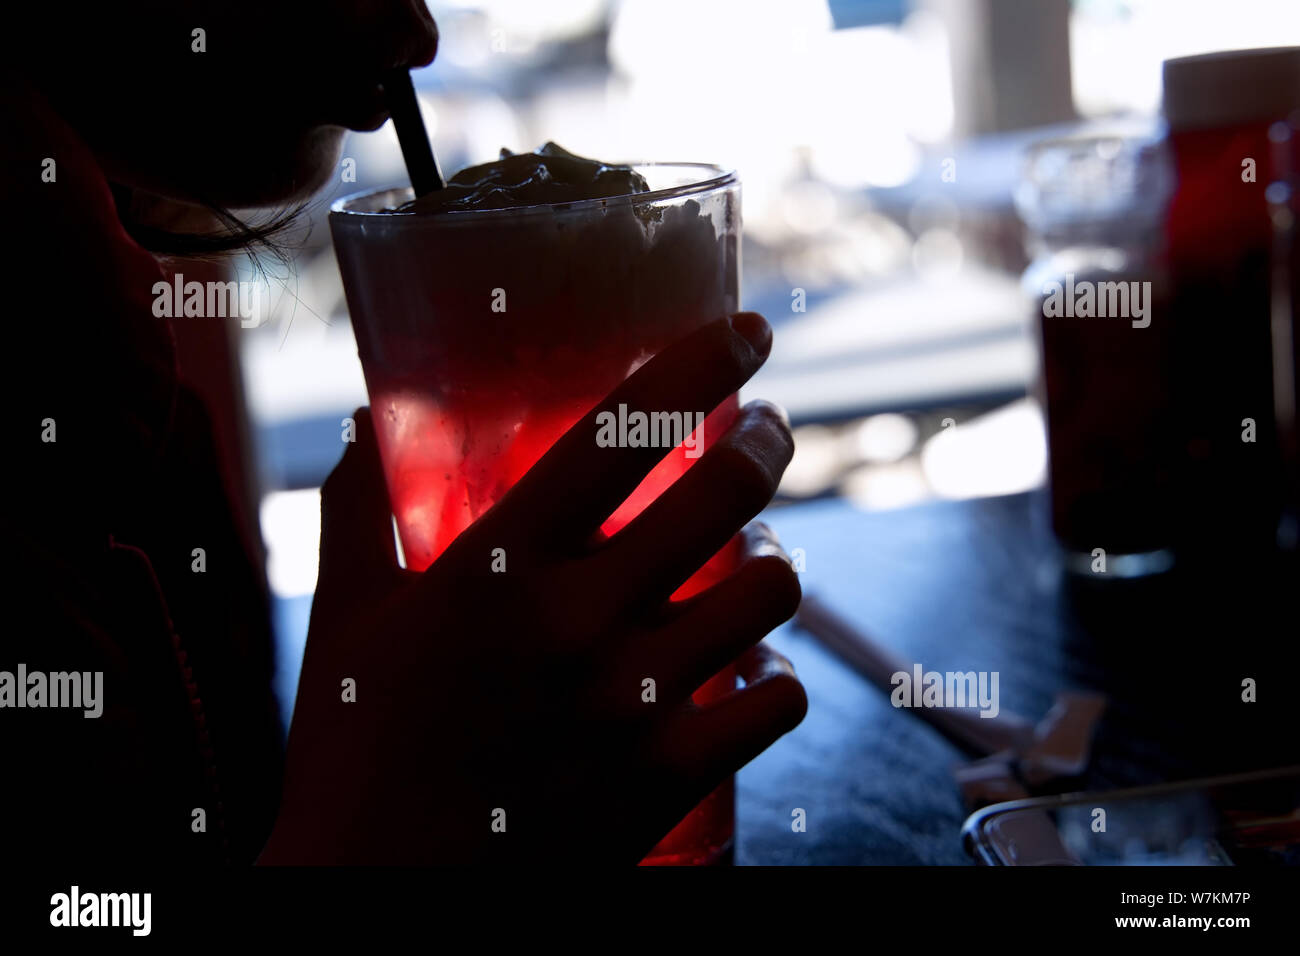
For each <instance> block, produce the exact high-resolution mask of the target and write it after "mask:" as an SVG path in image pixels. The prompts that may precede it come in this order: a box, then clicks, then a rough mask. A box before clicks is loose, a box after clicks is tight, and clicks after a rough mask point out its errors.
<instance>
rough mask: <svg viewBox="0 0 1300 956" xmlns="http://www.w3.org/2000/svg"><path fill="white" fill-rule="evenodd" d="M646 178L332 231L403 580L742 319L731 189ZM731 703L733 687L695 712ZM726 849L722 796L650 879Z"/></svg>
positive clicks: (639, 501)
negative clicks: (555, 455) (670, 367)
mask: <svg viewBox="0 0 1300 956" xmlns="http://www.w3.org/2000/svg"><path fill="white" fill-rule="evenodd" d="M635 168H636V171H637V172H638V173H640V174H641V175H642V176H643V177H645V179H646V182H647V184H648V185H649V187H650V191H649V192H643V193H638V194H635V195H630V196H621V197H615V198H608V199H591V200H583V201H580V202H572V203H561V204H539V205H529V206H519V207H514V208H510V209H485V210H461V211H454V212H431V213H415V212H397V211H394V210H395V209H396V208H397V207H399V206H400V205H401V204H402V203H404V202H406V201H407V200H409V199H411V198H412V195H411V190H410V189H394V190H385V191H379V192H372V193H367V194H364V195H360V196H354V197H350V198H347V199H342V200H339V201H338V202H336V203H335V204H334V205H333V207H332V211H331V214H330V229H331V232H332V234H333V238H334V248H335V252H336V254H337V256H338V260H339V267H340V269H341V271H342V275H343V285H344V289H345V292H346V295H347V301H348V309H349V311H350V313H351V317H352V325H353V328H354V330H355V333H356V339H357V350H358V352H359V353H360V357H361V364H362V368H363V370H364V372H365V378H366V387H367V390H368V392H369V395H370V405H371V411H372V414H373V416H374V422H375V427H376V431H377V437H378V442H379V450H380V455H381V457H382V459H383V465H384V473H385V477H386V479H387V483H388V492H389V497H390V499H391V502H392V506H393V511H394V516H395V517H396V519H397V528H398V533H399V537H400V539H401V542H402V550H403V553H404V555H405V560H406V564H407V566H408V567H410V568H413V569H415V570H424V569H425V568H427V567H428V566H429V565H430V564H432V563H433V561H434V560H435V559H436V558H437V557H438V555H440V554H441V553H442V552H443V551H444V550H445V549H446V547H447V546H448V545H449V544H450V543H451V542H452V541H453V540H454V539H455V538H456V536H457V535H459V534H460V533H461V532H462V531H464V530H465V528H467V527H468V526H469V525H470V523H471V522H473V521H474V520H475V519H476V518H478V517H479V516H480V515H481V514H483V513H484V512H485V511H487V510H488V509H489V508H490V507H491V506H492V505H493V504H494V503H495V502H496V501H497V500H498V499H500V498H501V496H502V495H504V494H505V492H506V491H507V490H508V489H509V488H510V487H511V486H512V485H513V484H514V483H515V482H516V481H518V480H519V478H520V477H522V476H523V475H524V473H525V472H527V471H528V469H529V468H530V467H532V465H533V464H534V463H535V462H536V461H537V460H538V459H539V458H541V456H542V455H543V454H545V452H546V451H547V450H548V449H549V448H550V447H551V446H552V445H553V444H554V443H555V441H556V440H557V439H558V438H559V437H560V436H561V435H563V434H564V432H565V431H567V430H568V428H569V427H570V426H571V425H573V424H574V423H575V422H576V421H578V420H579V419H580V418H581V417H582V416H583V415H585V414H586V413H587V412H588V411H590V410H591V409H592V408H594V407H595V406H596V405H597V404H598V403H599V402H600V401H601V399H603V398H604V397H605V396H606V395H607V394H608V393H609V392H610V391H611V390H613V388H614V387H615V386H617V385H618V384H619V383H620V382H621V381H622V380H623V379H625V378H626V377H627V376H628V375H630V374H631V373H632V372H633V371H635V370H636V368H637V367H639V366H640V365H641V364H642V363H644V362H645V361H646V360H647V359H649V358H650V357H651V356H652V355H654V354H655V353H656V352H658V351H660V350H661V349H662V348H664V347H665V346H667V345H668V344H670V343H672V342H673V341H675V340H677V339H680V338H681V337H683V336H685V335H686V334H688V333H690V332H691V331H692V330H694V329H696V328H698V327H699V326H701V325H704V324H706V323H708V322H710V321H712V320H714V319H718V318H721V317H723V316H726V315H729V314H730V313H732V312H735V311H736V310H737V309H738V308H739V305H740V293H739V279H740V184H739V181H738V180H737V178H736V176H735V175H734V173H731V172H728V171H726V170H723V169H719V168H717V167H714V166H706V165H700V164H663V163H651V164H644V165H637V166H636V167H635ZM736 411H737V401H736V397H735V396H734V395H733V396H732V397H731V398H730V399H729V400H728V401H726V402H725V403H723V405H722V406H720V407H719V408H718V409H716V410H715V411H714V412H713V413H712V414H710V415H709V416H708V418H707V419H706V420H705V422H704V426H703V429H704V433H703V436H702V441H703V445H704V446H705V447H707V445H708V444H709V442H711V441H712V440H713V439H715V438H717V437H718V436H719V435H720V434H721V433H722V432H723V431H724V430H725V429H726V427H727V426H728V425H729V424H730V422H731V419H732V418H733V417H734V416H735V414H736ZM594 440H595V436H593V441H594ZM697 454H698V452H697ZM695 460H697V459H696V457H695V456H694V455H692V456H688V455H687V454H686V452H685V450H684V449H683V448H682V447H678V448H675V449H674V450H673V451H672V452H670V453H669V454H668V455H667V457H666V458H664V460H663V461H661V462H660V463H659V465H658V466H657V467H656V468H655V469H654V470H653V471H652V472H651V473H650V474H649V475H648V476H647V477H646V479H645V480H644V481H643V482H642V484H641V485H640V486H639V487H638V488H637V490H636V491H634V492H633V493H632V495H631V496H630V497H629V498H628V499H627V501H626V502H625V503H624V504H623V505H622V506H621V507H620V508H619V509H618V510H617V511H616V512H615V513H614V514H613V515H612V516H611V517H610V518H609V520H608V521H607V522H606V523H605V525H604V527H603V530H604V531H605V532H606V533H607V534H614V533H616V532H617V531H618V530H619V529H620V528H622V527H623V526H624V525H626V524H627V523H628V522H629V521H630V520H631V519H632V518H633V517H635V516H636V515H637V514H638V513H639V512H640V511H641V510H642V509H643V508H645V507H646V505H647V504H649V503H650V502H651V501H653V500H654V499H655V498H656V497H658V495H659V494H660V493H661V492H662V491H663V490H664V489H665V488H667V487H668V486H669V485H670V484H672V483H673V482H674V481H675V480H676V479H677V478H678V477H680V476H681V474H682V473H683V472H685V470H686V469H687V468H688V467H689V466H690V465H691V463H692V462H693V461H695ZM735 559H736V555H735V554H734V553H733V551H732V549H731V548H730V547H729V548H727V549H724V551H722V552H720V553H719V554H718V555H717V556H716V557H715V558H714V559H713V560H712V561H710V562H709V564H708V565H706V566H705V567H704V568H702V569H701V570H700V571H699V573H697V574H696V575H695V576H694V577H692V578H691V579H690V581H688V582H687V583H686V584H685V585H683V587H682V588H681V589H680V590H679V591H678V592H677V594H676V595H675V596H676V597H678V598H681V597H686V596H688V595H690V594H693V593H696V592H698V591H700V590H703V589H704V588H706V587H708V586H709V585H711V584H713V583H715V582H716V581H718V580H720V579H721V578H722V577H724V576H726V574H727V573H728V572H729V571H730V570H731V568H732V567H733V566H734V562H735ZM734 683H735V675H734V672H733V671H732V670H731V669H728V670H727V671H726V672H724V673H722V674H719V675H718V676H717V677H715V678H714V679H713V680H711V681H710V682H709V683H708V684H706V685H705V686H704V687H703V688H701V689H700V690H699V691H698V692H697V693H696V696H695V699H696V701H697V702H699V703H703V702H705V701H708V700H712V699H714V698H716V697H718V696H720V695H721V694H723V693H725V692H726V691H728V690H730V689H731V688H732V687H734ZM733 829H734V786H733V781H732V780H728V781H727V782H726V783H724V784H723V785H722V786H720V787H719V788H718V789H717V790H716V791H715V792H714V793H713V794H711V795H710V796H709V797H708V798H706V799H705V801H704V802H703V803H701V804H700V806H699V807H697V808H696V809H695V810H694V811H692V812H691V814H690V815H689V816H687V817H686V819H684V820H683V821H682V822H681V823H680V824H679V825H678V826H677V827H676V828H675V829H674V830H673V831H672V832H671V833H670V834H669V835H668V836H667V837H665V838H664V840H663V841H661V842H660V844H659V845H658V846H656V847H655V849H654V850H653V851H652V852H651V854H650V856H648V857H647V858H646V861H645V862H647V863H660V864H695V863H709V862H716V861H718V860H720V859H722V858H723V857H724V856H725V854H726V853H728V852H729V850H730V845H731V839H732V832H733Z"/></svg>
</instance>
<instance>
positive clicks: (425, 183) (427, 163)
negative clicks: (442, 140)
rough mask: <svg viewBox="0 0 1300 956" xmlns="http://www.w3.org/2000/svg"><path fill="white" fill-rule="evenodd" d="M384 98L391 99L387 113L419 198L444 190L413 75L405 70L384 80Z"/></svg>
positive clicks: (394, 71) (412, 184)
mask: <svg viewBox="0 0 1300 956" xmlns="http://www.w3.org/2000/svg"><path fill="white" fill-rule="evenodd" d="M384 97H385V98H386V99H387V100H388V112H389V114H390V115H391V116H392V117H393V126H394V127H396V129H397V142H398V143H399V144H400V145H401V147H402V159H403V160H404V161H405V162H406V171H407V173H408V174H409V175H410V177H411V187H412V188H413V189H414V190H415V195H416V198H417V199H418V198H419V197H420V196H423V195H424V194H425V193H431V192H433V191H434V190H435V189H441V188H442V173H440V172H438V161H437V160H436V159H434V158H433V147H432V146H430V145H429V134H428V133H427V132H425V129H424V119H423V118H422V117H421V116H420V104H419V103H418V102H416V99H415V87H414V86H413V85H412V84H411V74H410V73H407V72H406V71H405V70H393V71H392V72H391V73H389V74H388V75H387V76H386V77H385V78H384Z"/></svg>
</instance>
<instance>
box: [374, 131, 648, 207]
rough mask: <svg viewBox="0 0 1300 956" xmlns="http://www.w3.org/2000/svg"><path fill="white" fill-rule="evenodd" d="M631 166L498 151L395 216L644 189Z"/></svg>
mask: <svg viewBox="0 0 1300 956" xmlns="http://www.w3.org/2000/svg"><path fill="white" fill-rule="evenodd" d="M649 188H650V187H649V186H648V185H647V184H646V181H645V179H644V178H643V177H642V176H641V174H640V173H638V172H637V171H636V170H634V169H633V168H632V167H631V166H617V165H611V164H609V163H602V162H600V161H599V160H595V159H587V158H586V157H583V156H577V155H574V154H573V153H570V152H569V151H568V150H566V149H563V148H561V147H560V146H557V145H556V144H555V143H547V144H546V145H545V146H542V147H540V148H538V149H536V150H534V151H533V152H531V153H512V152H510V150H508V149H503V150H501V158H500V159H497V160H494V161H493V162H490V163H483V164H481V165H478V166H470V167H468V168H466V169H462V170H461V171H460V172H458V173H457V174H456V175H455V176H453V177H451V179H449V180H447V184H446V186H445V187H444V188H443V189H439V190H435V191H434V192H431V193H429V194H427V195H425V196H421V197H420V198H419V199H414V200H412V201H411V202H408V203H405V204H404V205H402V206H400V207H398V212H416V213H432V212H455V211H457V210H470V209H509V208H511V207H513V206H531V205H537V204H541V203H567V202H579V201H581V200H584V199H609V198H613V197H615V196H629V195H634V194H636V193H643V192H647V191H648V190H649Z"/></svg>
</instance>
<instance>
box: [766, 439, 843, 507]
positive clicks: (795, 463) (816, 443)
mask: <svg viewBox="0 0 1300 956" xmlns="http://www.w3.org/2000/svg"><path fill="white" fill-rule="evenodd" d="M840 447H841V446H840V441H839V438H838V437H837V436H836V434H835V432H834V430H832V429H830V428H827V427H825V426H824V425H803V426H801V427H799V428H796V429H795V431H794V458H792V459H791V460H790V464H789V466H788V467H787V468H786V470H785V474H784V475H782V476H781V487H780V491H781V493H782V494H784V495H791V496H792V497H795V498H810V497H812V496H813V495H819V494H821V493H822V492H823V491H825V490H826V489H828V488H829V487H830V486H831V485H832V484H833V483H834V481H835V478H836V476H837V475H838V474H839V470H840V467H841V465H842V457H841V454H840Z"/></svg>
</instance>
